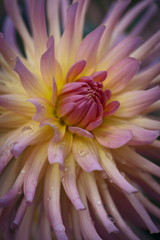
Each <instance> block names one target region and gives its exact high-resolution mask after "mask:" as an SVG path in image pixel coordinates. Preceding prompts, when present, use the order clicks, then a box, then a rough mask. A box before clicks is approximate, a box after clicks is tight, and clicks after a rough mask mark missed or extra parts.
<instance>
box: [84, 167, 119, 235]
mask: <svg viewBox="0 0 160 240" xmlns="http://www.w3.org/2000/svg"><path fill="white" fill-rule="evenodd" d="M82 178H83V181H82V183H83V188H84V190H85V194H86V195H87V196H88V198H89V201H90V202H91V204H92V206H93V208H94V210H95V211H96V214H97V215H98V217H99V220H100V221H101V223H102V224H103V226H104V227H105V229H106V230H107V232H108V233H112V232H114V233H116V232H118V229H117V228H116V227H115V225H114V224H113V223H112V222H111V221H110V219H109V217H108V216H107V215H106V211H105V209H104V207H103V205H102V199H101V196H100V194H99V191H98V188H97V185H96V182H95V178H94V175H93V174H88V173H85V172H83V173H82V175H81V179H82Z"/></svg>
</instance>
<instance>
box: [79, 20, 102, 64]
mask: <svg viewBox="0 0 160 240" xmlns="http://www.w3.org/2000/svg"><path fill="white" fill-rule="evenodd" d="M104 30H105V26H104V25H100V26H99V27H97V28H96V29H95V30H94V31H92V32H91V33H89V34H88V35H87V36H86V37H85V38H84V39H83V40H82V43H81V45H80V47H79V50H78V53H77V56H76V59H77V60H81V59H84V60H86V61H87V68H88V67H89V66H91V65H92V66H94V65H95V61H96V58H97V49H98V46H99V43H100V40H101V37H102V35H103V33H104Z"/></svg>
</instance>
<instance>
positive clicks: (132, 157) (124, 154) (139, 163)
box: [112, 146, 160, 177]
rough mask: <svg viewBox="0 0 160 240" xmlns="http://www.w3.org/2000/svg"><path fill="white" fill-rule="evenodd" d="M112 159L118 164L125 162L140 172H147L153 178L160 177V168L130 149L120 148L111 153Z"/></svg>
mask: <svg viewBox="0 0 160 240" xmlns="http://www.w3.org/2000/svg"><path fill="white" fill-rule="evenodd" d="M112 153H113V155H114V157H115V159H116V160H118V161H119V162H122V160H123V161H124V162H126V164H127V163H128V164H129V165H132V166H135V167H136V168H139V169H141V170H142V171H145V172H148V173H150V174H153V175H155V176H158V177H159V176H160V171H159V170H160V167H159V166H157V165H156V164H154V163H152V162H150V161H149V160H147V159H146V158H144V157H142V156H141V155H139V154H138V153H136V152H135V151H134V149H132V148H130V147H127V146H125V147H122V148H120V149H116V150H113V151H112Z"/></svg>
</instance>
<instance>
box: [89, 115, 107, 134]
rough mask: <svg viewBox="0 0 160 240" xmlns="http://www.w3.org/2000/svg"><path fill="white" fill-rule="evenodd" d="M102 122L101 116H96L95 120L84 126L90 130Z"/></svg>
mask: <svg viewBox="0 0 160 240" xmlns="http://www.w3.org/2000/svg"><path fill="white" fill-rule="evenodd" d="M102 122H103V119H102V117H98V118H96V120H95V121H93V122H90V123H89V124H88V125H87V126H86V130H88V131H92V130H93V129H95V128H97V127H98V126H99V125H100V124H101V123H102Z"/></svg>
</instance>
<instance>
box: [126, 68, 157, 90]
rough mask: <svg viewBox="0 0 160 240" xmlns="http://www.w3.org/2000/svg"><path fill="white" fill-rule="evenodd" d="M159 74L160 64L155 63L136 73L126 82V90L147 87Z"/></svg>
mask: <svg viewBox="0 0 160 240" xmlns="http://www.w3.org/2000/svg"><path fill="white" fill-rule="evenodd" d="M159 74H160V64H156V65H154V66H151V67H149V68H147V69H146V70H144V71H143V72H140V73H139V74H137V75H136V76H135V77H134V78H133V79H132V80H131V81H130V82H129V84H128V86H127V91H128V90H133V89H134V90H138V89H145V88H147V87H148V86H149V85H150V84H151V82H152V80H154V78H156V77H157V76H158V75H159Z"/></svg>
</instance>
